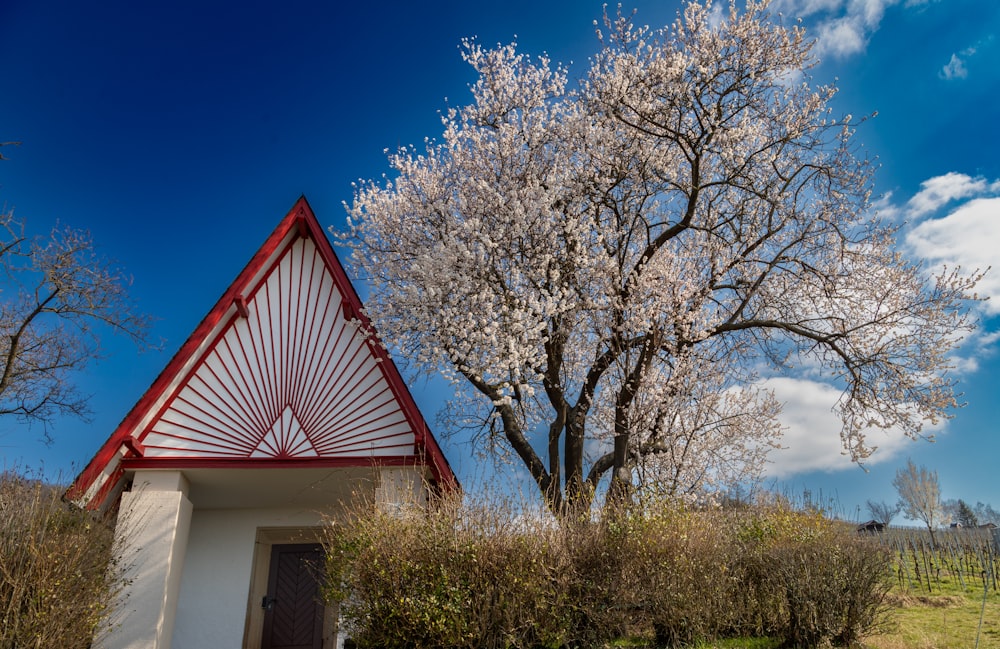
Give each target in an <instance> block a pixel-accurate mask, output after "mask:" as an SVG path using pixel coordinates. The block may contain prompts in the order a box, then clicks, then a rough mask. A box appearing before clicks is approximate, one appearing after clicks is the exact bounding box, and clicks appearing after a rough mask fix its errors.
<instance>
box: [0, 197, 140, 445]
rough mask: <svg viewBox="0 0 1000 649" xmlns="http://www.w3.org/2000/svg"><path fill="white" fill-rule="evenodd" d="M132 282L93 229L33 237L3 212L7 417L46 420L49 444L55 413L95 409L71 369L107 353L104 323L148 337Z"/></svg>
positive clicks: (1, 378)
mask: <svg viewBox="0 0 1000 649" xmlns="http://www.w3.org/2000/svg"><path fill="white" fill-rule="evenodd" d="M129 284H130V279H129V278H128V277H127V276H125V275H124V274H122V272H121V271H120V270H119V269H118V268H116V267H115V266H114V265H113V264H112V263H110V262H109V261H108V260H106V259H104V258H102V257H101V256H100V255H98V254H97V253H96V251H95V250H94V245H93V242H92V241H91V238H90V234H89V233H88V232H86V231H82V230H76V229H72V228H67V227H60V226H57V227H56V228H54V229H53V230H52V232H51V233H50V234H49V235H48V236H47V237H29V236H27V235H26V234H25V230H24V225H23V224H22V223H21V222H19V221H17V220H16V219H15V218H14V214H13V211H11V210H7V211H5V212H3V213H2V214H0V296H2V298H3V300H2V302H0V415H14V416H16V417H18V418H20V419H21V420H22V421H25V422H29V423H31V422H35V423H41V424H43V433H42V435H43V439H45V441H47V442H48V441H51V437H50V432H49V424H50V423H51V422H52V420H53V419H54V418H55V417H57V416H60V415H75V416H81V417H85V416H86V415H87V413H88V410H87V399H86V396H85V395H82V394H81V393H80V392H79V390H78V389H77V388H76V386H75V385H73V383H72V382H71V380H70V375H71V374H72V373H73V372H74V371H77V370H81V369H83V368H84V367H85V366H86V365H87V363H88V362H89V361H91V360H93V359H95V358H98V357H99V356H100V349H101V348H100V339H99V336H98V334H99V332H100V330H101V328H102V325H103V326H104V327H107V328H110V329H111V330H112V331H115V332H120V333H123V334H125V335H126V336H128V337H129V338H131V339H132V340H133V341H135V342H136V343H137V344H139V345H145V343H146V341H147V332H148V328H149V327H148V325H149V319H148V318H147V317H146V316H144V315H141V314H140V313H138V311H137V310H136V308H135V306H134V304H133V302H132V300H131V299H130V298H129V295H128V286H129Z"/></svg>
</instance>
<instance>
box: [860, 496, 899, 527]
mask: <svg viewBox="0 0 1000 649" xmlns="http://www.w3.org/2000/svg"><path fill="white" fill-rule="evenodd" d="M866 504H867V505H868V512H869V513H870V514H871V515H872V518H873V519H875V520H876V521H878V522H879V523H882V524H883V525H885V526H886V527H889V523H891V522H892V519H893V518H895V517H896V514H898V513H899V512H900V510H901V509H902V508H903V506H902V505H900V504H899V503H896V504H895V505H890V504H889V503H887V502H885V501H884V500H879V501H875V500H869V501H868V502H867V503H866Z"/></svg>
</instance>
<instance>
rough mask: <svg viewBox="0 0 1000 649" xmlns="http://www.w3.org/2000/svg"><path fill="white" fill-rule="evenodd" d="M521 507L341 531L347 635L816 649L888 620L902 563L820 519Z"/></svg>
mask: <svg viewBox="0 0 1000 649" xmlns="http://www.w3.org/2000/svg"><path fill="white" fill-rule="evenodd" d="M516 512H517V510H516V509H514V508H511V507H510V506H508V505H505V504H497V503H492V504H490V505H489V506H475V507H471V508H465V507H461V506H458V505H456V503H453V502H448V503H444V504H442V506H441V507H439V508H436V509H435V510H434V511H431V512H430V513H428V514H427V515H426V516H425V515H421V514H420V513H417V512H409V513H407V514H405V515H398V514H388V513H384V512H380V511H378V510H374V509H367V508H362V509H359V510H357V511H355V514H354V515H353V516H352V517H351V518H350V520H348V521H343V522H337V523H332V524H331V526H330V528H329V537H328V555H329V558H328V570H329V576H330V578H329V579H328V596H329V597H330V599H331V600H332V601H335V602H339V603H340V605H341V609H340V610H341V614H342V615H343V616H344V617H345V618H346V619H347V620H348V624H349V629H348V633H349V634H351V636H352V637H353V638H355V639H356V641H357V642H358V645H359V646H360V647H394V648H402V647H445V646H447V647H598V646H605V645H609V644H611V643H616V642H618V643H620V640H619V639H621V638H633V639H634V640H635V642H645V643H647V644H655V645H656V646H678V645H686V644H692V643H698V642H709V641H711V642H715V641H717V640H721V639H725V638H736V637H748V636H750V637H759V636H773V637H776V638H778V639H779V640H780V641H781V642H782V643H783V644H785V645H786V646H805V645H807V644H808V645H809V646H814V645H813V644H810V643H820V642H837V643H843V644H856V643H857V642H858V641H859V640H860V638H861V637H862V636H864V635H867V634H869V633H872V632H874V631H877V630H879V629H881V628H882V626H883V624H884V621H885V614H886V607H885V593H886V590H887V588H888V580H887V578H888V576H889V565H890V563H889V558H890V555H889V553H888V552H887V551H885V550H884V549H880V548H879V547H878V546H877V545H874V544H872V543H871V542H869V541H867V540H865V539H861V538H858V537H857V535H855V534H854V533H853V532H852V531H851V530H849V529H848V528H846V527H843V526H841V525H840V524H838V523H835V522H831V521H829V520H827V519H824V518H823V517H822V516H820V515H818V514H815V513H799V512H793V511H789V510H787V509H782V508H752V509H747V510H741V511H718V510H712V511H697V510H685V509H678V508H677V507H676V506H675V505H670V504H665V503H664V502H663V501H661V502H660V503H659V504H658V505H657V506H655V507H653V506H649V507H646V508H644V509H642V510H640V509H637V508H634V507H633V508H626V509H619V510H615V511H614V512H610V511H609V512H607V513H606V515H605V516H604V517H603V518H602V520H600V521H596V522H592V521H589V520H584V521H575V522H564V524H562V525H560V526H558V527H557V526H554V525H553V524H551V522H550V521H548V520H546V519H545V518H544V517H541V516H539V515H538V513H537V512H536V513H535V515H524V514H523V513H516ZM643 639H644V640H643Z"/></svg>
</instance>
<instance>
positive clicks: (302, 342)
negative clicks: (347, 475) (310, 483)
mask: <svg viewBox="0 0 1000 649" xmlns="http://www.w3.org/2000/svg"><path fill="white" fill-rule="evenodd" d="M248 289H249V290H247V291H246V293H245V294H244V300H245V309H243V308H242V306H243V305H241V308H240V309H237V308H235V307H234V309H233V310H232V313H231V314H230V315H229V316H228V317H227V318H224V319H223V320H222V321H221V322H220V323H219V325H217V326H218V329H217V331H216V333H215V335H212V336H211V339H212V340H213V342H212V345H211V346H210V347H208V348H207V349H205V350H203V351H202V352H201V355H200V357H198V358H197V359H194V362H193V363H191V364H190V365H189V368H190V369H189V370H188V371H187V375H186V377H185V379H183V380H182V381H180V383H179V384H178V385H177V386H176V387H175V388H174V390H173V392H172V393H171V394H170V395H169V397H168V399H167V400H166V401H165V406H164V407H163V408H162V409H161V411H160V412H159V414H157V415H156V416H155V417H154V418H153V419H152V420H151V422H150V423H149V424H148V425H147V426H146V427H145V430H144V431H143V432H142V433H141V435H140V436H139V441H140V442H141V443H142V445H143V446H144V447H145V452H144V457H145V458H147V459H152V458H199V459H237V458H255V459H256V458H282V459H284V458H317V457H319V458H332V457H362V456H385V455H396V456H398V455H406V454H410V453H412V452H413V447H414V441H415V440H414V434H413V429H412V426H411V425H410V423H409V422H408V420H407V418H406V415H405V413H404V412H403V410H402V409H401V407H400V404H399V403H398V401H397V399H396V395H395V394H394V393H393V391H392V389H391V388H390V385H389V381H388V380H387V378H386V374H385V371H384V368H383V367H382V364H381V363H380V362H379V360H378V358H377V357H376V355H375V354H374V353H373V351H372V349H371V348H370V346H369V345H370V343H369V339H368V338H366V336H365V335H364V334H363V333H362V332H361V331H359V329H358V327H357V325H356V324H355V323H352V322H351V321H350V320H349V319H348V318H346V317H345V313H344V308H343V303H344V296H342V295H341V293H340V291H339V290H338V288H337V285H336V282H335V281H334V278H333V275H332V274H331V272H330V269H329V268H327V266H326V264H325V262H324V260H323V257H322V255H321V254H320V252H319V250H318V249H317V247H316V244H315V243H314V242H313V240H312V238H304V237H295V238H294V239H293V240H292V241H290V242H289V244H288V245H287V246H286V247H284V248H283V250H280V251H278V252H277V253H276V258H275V259H274V260H272V261H271V263H270V265H269V268H268V269H267V270H266V272H265V273H264V274H263V275H262V277H261V278H260V279H259V280H258V283H257V284H256V286H253V287H248ZM240 310H242V311H243V313H244V314H245V315H241V314H240Z"/></svg>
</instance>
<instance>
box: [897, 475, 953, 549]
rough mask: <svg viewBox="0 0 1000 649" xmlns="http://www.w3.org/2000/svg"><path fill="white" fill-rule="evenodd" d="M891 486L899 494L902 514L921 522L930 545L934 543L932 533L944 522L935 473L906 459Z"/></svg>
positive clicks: (943, 512)
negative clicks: (904, 464) (928, 537)
mask: <svg viewBox="0 0 1000 649" xmlns="http://www.w3.org/2000/svg"><path fill="white" fill-rule="evenodd" d="M892 486H894V487H895V488H896V492H897V493H898V494H899V503H900V505H901V506H902V509H903V513H904V514H905V515H906V517H907V518H911V519H913V520H915V521H923V523H924V525H926V526H927V531H929V532H930V534H931V543H934V542H935V539H934V531H935V530H936V529H937V528H938V526H939V525H941V524H942V523H944V522H945V511H944V507H943V505H942V502H941V486H940V484H939V483H938V475H937V471H931V470H930V469H928V468H927V467H924V466H919V467H918V466H916V465H915V464H914V463H913V460H909V459H908V460H907V461H906V466H905V467H903V468H900V469H898V470H897V471H896V477H895V478H893V479H892Z"/></svg>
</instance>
